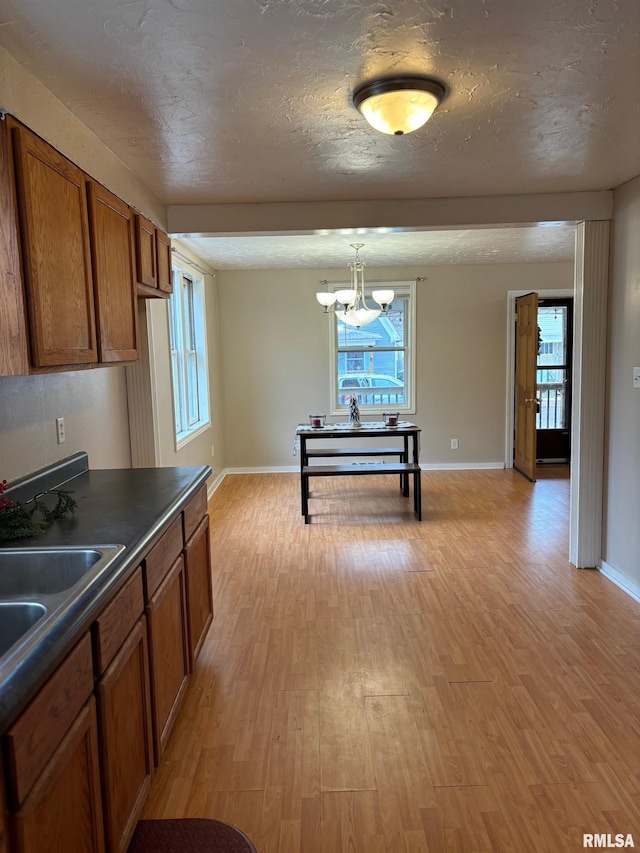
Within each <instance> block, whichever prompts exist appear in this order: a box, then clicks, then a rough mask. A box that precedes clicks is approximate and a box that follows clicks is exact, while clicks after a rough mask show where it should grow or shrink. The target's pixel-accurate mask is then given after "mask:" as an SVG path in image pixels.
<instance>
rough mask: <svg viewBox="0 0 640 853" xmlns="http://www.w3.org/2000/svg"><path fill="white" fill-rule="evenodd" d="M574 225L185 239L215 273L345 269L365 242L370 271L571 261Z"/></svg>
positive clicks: (365, 259)
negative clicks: (301, 268) (358, 244)
mask: <svg viewBox="0 0 640 853" xmlns="http://www.w3.org/2000/svg"><path fill="white" fill-rule="evenodd" d="M574 240H575V229H574V228H573V227H572V226H568V225H565V226H555V227H537V228H487V229H477V230H472V231H469V230H467V231H411V232H407V231H403V232H390V233H388V232H387V233H385V231H384V230H382V231H380V230H374V231H369V232H365V231H364V229H362V230H361V231H358V230H355V231H353V232H349V231H347V232H338V233H331V234H314V235H309V236H300V235H295V236H293V235H286V236H269V237H262V236H260V237H258V236H256V237H253V236H246V237H203V238H190V239H183V240H182V242H183V243H185V245H187V246H188V247H189V248H191V249H192V250H193V251H194V252H195V253H196V254H197V255H199V256H200V257H201V258H202V259H203V260H206V261H208V262H209V263H210V264H211V266H212V267H213V268H214V269H218V270H233V269H288V268H295V267H313V268H333V267H335V268H340V269H344V270H345V271H346V270H347V268H348V264H349V263H350V262H351V261H353V258H354V251H353V249H352V248H351V247H350V244H351V243H355V242H358V243H363V244H364V248H363V249H362V250H361V252H360V254H361V257H362V260H363V261H365V263H366V264H367V266H368V267H388V266H425V265H430V266H434V265H442V264H478V263H516V262H523V261H527V262H534V261H570V260H572V259H573V250H574Z"/></svg>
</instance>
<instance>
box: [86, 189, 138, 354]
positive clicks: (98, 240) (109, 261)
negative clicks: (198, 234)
mask: <svg viewBox="0 0 640 853" xmlns="http://www.w3.org/2000/svg"><path fill="white" fill-rule="evenodd" d="M87 188H88V201H89V234H90V245H91V258H92V262H93V267H92V268H93V285H94V295H95V307H96V315H97V316H96V322H97V330H98V354H99V359H100V361H102V362H118V361H133V360H135V359H137V358H138V309H137V300H136V291H135V270H134V267H135V264H134V257H133V216H132V214H131V208H130V207H129V205H127V204H125V203H124V202H123V201H121V200H120V199H119V198H118V197H117V196H115V195H114V194H113V193H111V192H109V190H107V189H105V188H104V187H103V186H101V185H100V184H98V183H96V182H95V181H88V184H87Z"/></svg>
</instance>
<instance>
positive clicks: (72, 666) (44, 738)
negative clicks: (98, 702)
mask: <svg viewBox="0 0 640 853" xmlns="http://www.w3.org/2000/svg"><path fill="white" fill-rule="evenodd" d="M92 692H93V663H92V655H91V640H90V637H89V634H85V635H84V636H83V638H82V639H81V640H80V642H79V643H78V644H77V645H76V646H75V647H74V649H73V650H72V651H71V652H70V653H69V654H68V655H67V657H66V658H65V660H64V661H63V663H62V664H61V665H60V666H59V667H58V669H57V670H56V671H55V672H54V673H53V675H52V676H51V678H50V679H49V680H48V681H47V683H46V684H45V685H44V687H43V688H42V689H41V690H40V692H39V693H38V694H37V695H36V697H35V698H34V699H33V700H32V702H31V704H30V705H28V706H27V708H26V709H25V710H24V711H23V713H22V714H21V715H20V717H19V718H18V720H17V721H16V722H15V723H14V725H13V726H12V728H11V729H10V730H9V732H8V733H7V735H6V737H5V744H4V745H5V757H6V761H7V770H8V778H7V781H8V784H9V790H8V792H7V795H8V798H9V802H10V807H11V811H12V814H11V818H10V820H11V850H12V853H62V851H64V853H67V851H68V853H103V851H104V827H103V822H102V805H101V792H100V767H99V760H98V738H97V722H96V709H95V699H94V698H93V696H92V695H91V694H92Z"/></svg>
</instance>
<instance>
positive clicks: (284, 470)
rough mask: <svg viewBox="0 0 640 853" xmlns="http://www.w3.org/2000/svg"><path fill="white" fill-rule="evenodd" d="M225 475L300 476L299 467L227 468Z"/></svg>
mask: <svg viewBox="0 0 640 853" xmlns="http://www.w3.org/2000/svg"><path fill="white" fill-rule="evenodd" d="M224 473H225V474H299V473H300V464H299V463H298V464H297V465H267V466H265V467H264V468H225V469H224Z"/></svg>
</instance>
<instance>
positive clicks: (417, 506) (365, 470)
mask: <svg viewBox="0 0 640 853" xmlns="http://www.w3.org/2000/svg"><path fill="white" fill-rule="evenodd" d="M333 454H336V451H333V453H332V455H333ZM308 455H309V456H310V455H311V453H309V454H308ZM336 455H339V456H344V455H347V454H346V453H338V454H336ZM351 455H352V456H355V455H365V454H364V453H357V454H351ZM368 455H371V453H369V454H368ZM403 455H404V454H403ZM420 471H421V469H420V466H419V465H417V464H416V463H415V462H393V463H391V464H389V465H377V464H375V463H370V464H367V463H363V464H362V465H304V466H303V468H302V470H301V477H302V515H304V523H305V524H309V479H310V478H311V477H358V476H363V475H371V474H400V476H401V477H406V478H407V483H408V478H409V476H412V477H413V511H414V514H415V516H416V518H417V519H418V521H422V489H421V483H420ZM403 494H404V492H403Z"/></svg>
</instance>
